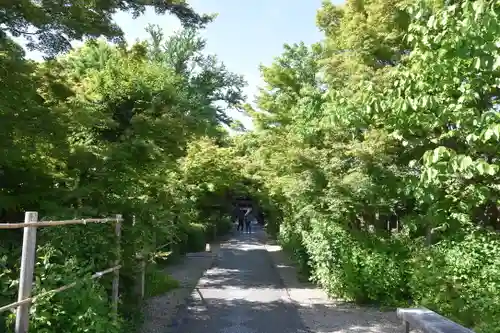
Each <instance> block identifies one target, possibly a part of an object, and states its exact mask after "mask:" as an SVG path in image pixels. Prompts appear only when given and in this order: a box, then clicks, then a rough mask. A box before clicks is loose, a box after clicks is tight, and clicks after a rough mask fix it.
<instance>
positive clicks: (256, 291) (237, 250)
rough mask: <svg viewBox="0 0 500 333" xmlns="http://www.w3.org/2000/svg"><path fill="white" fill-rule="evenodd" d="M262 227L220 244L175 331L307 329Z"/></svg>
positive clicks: (214, 332)
mask: <svg viewBox="0 0 500 333" xmlns="http://www.w3.org/2000/svg"><path fill="white" fill-rule="evenodd" d="M261 232H262V231H258V232H256V233H254V234H240V235H237V236H235V237H233V238H232V239H231V240H230V241H229V242H226V243H225V244H223V245H221V249H220V252H219V256H218V260H217V263H216V264H215V265H214V267H212V268H210V269H209V270H208V271H207V272H206V273H205V274H204V276H203V278H202V279H201V280H200V282H199V284H198V286H197V287H196V289H195V291H194V293H193V294H192V297H191V301H190V303H189V306H188V307H187V308H186V309H185V311H184V313H183V316H182V318H183V320H182V324H181V325H180V326H178V327H177V329H176V330H173V331H172V332H174V333H208V332H210V333H278V332H284V333H293V332H297V333H306V332H307V330H306V328H305V326H304V324H303V323H302V321H301V320H300V316H299V313H298V311H297V308H296V306H295V305H294V304H293V303H292V302H290V300H289V298H288V296H287V293H286V290H285V289H284V288H283V286H282V284H281V280H280V277H279V275H278V274H277V271H276V269H275V268H274V265H273V263H272V261H271V260H270V259H271V258H270V256H269V255H268V253H267V251H266V248H265V245H264V244H263V243H261V242H259V233H261Z"/></svg>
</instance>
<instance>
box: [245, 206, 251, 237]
mask: <svg viewBox="0 0 500 333" xmlns="http://www.w3.org/2000/svg"><path fill="white" fill-rule="evenodd" d="M251 211H252V208H248V209H247V212H246V213H245V231H246V232H247V233H250V231H251V228H252V215H250V212H251Z"/></svg>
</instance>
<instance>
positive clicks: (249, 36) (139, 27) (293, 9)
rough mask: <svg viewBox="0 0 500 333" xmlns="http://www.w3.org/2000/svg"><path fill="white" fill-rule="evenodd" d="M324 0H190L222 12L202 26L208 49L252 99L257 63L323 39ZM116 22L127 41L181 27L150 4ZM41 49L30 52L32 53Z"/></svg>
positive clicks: (242, 118) (204, 9) (120, 15)
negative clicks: (319, 14) (287, 46)
mask: <svg viewBox="0 0 500 333" xmlns="http://www.w3.org/2000/svg"><path fill="white" fill-rule="evenodd" d="M321 2H322V0H251V1H243V0H239V1H235V0H191V1H189V3H190V4H191V6H192V7H193V8H194V9H195V10H196V11H198V12H200V13H218V14H219V15H218V17H217V18H216V20H215V21H214V22H213V23H211V24H210V25H208V26H207V28H206V29H205V30H204V31H202V32H201V35H202V36H203V37H204V38H206V40H207V48H206V52H207V53H209V54H216V55H217V56H218V58H219V59H220V60H221V61H222V62H224V64H225V65H226V67H227V68H228V69H229V70H231V71H232V72H235V73H238V74H242V75H243V76H244V77H245V79H246V81H247V82H248V87H247V88H246V89H245V93H246V95H247V97H248V102H252V101H253V96H254V95H255V93H256V92H257V87H258V86H259V85H260V84H261V83H262V82H261V80H260V73H259V65H260V64H264V65H269V64H271V63H272V61H273V58H274V57H276V56H279V55H280V54H281V52H282V49H283V44H284V43H298V42H300V41H303V42H305V43H306V44H312V43H315V42H317V41H319V40H321V39H322V34H321V33H320V32H319V30H318V29H317V27H316V25H315V16H316V11H317V10H318V9H319V8H320V7H321ZM115 20H116V23H117V24H118V25H119V26H120V27H121V28H122V29H123V31H124V33H125V37H126V39H127V41H129V42H134V41H135V40H137V39H140V40H143V39H147V38H148V35H147V33H146V32H145V30H144V29H145V27H146V26H147V25H148V24H157V25H159V26H160V27H161V28H162V29H163V31H164V32H165V34H167V35H168V34H170V33H173V32H174V31H176V30H178V29H180V23H179V21H178V20H177V19H176V18H174V17H173V16H171V15H164V16H160V15H156V14H155V13H154V11H153V10H148V11H147V12H146V14H145V15H143V16H140V17H139V18H137V19H135V20H134V19H133V18H132V16H131V15H130V14H128V13H117V14H116V15H115ZM39 56H40V55H38V54H35V53H32V54H28V57H30V58H39ZM228 113H229V115H230V116H232V117H234V118H235V119H238V120H240V121H242V122H243V124H244V125H245V126H246V127H251V121H250V120H249V119H248V118H246V117H245V116H243V115H242V114H240V113H238V112H231V111H230V112H228Z"/></svg>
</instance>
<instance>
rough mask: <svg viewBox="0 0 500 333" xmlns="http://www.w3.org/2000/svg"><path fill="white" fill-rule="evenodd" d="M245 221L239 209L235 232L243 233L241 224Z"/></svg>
mask: <svg viewBox="0 0 500 333" xmlns="http://www.w3.org/2000/svg"><path fill="white" fill-rule="evenodd" d="M244 220H245V216H244V215H243V212H242V211H241V209H238V227H237V228H236V231H240V230H241V231H243V222H244Z"/></svg>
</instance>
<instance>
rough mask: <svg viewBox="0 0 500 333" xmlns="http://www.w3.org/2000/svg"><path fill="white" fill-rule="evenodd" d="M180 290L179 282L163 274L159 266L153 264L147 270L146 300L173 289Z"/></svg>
mask: <svg viewBox="0 0 500 333" xmlns="http://www.w3.org/2000/svg"><path fill="white" fill-rule="evenodd" d="M176 288H179V281H177V280H176V279H174V278H173V277H171V276H170V275H168V274H167V273H165V272H163V271H162V270H161V269H160V267H158V265H156V264H153V265H150V266H149V267H148V269H147V270H146V285H145V290H144V294H145V295H144V296H145V297H146V298H149V297H154V296H158V295H162V294H165V293H167V292H169V291H170V290H172V289H176Z"/></svg>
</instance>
